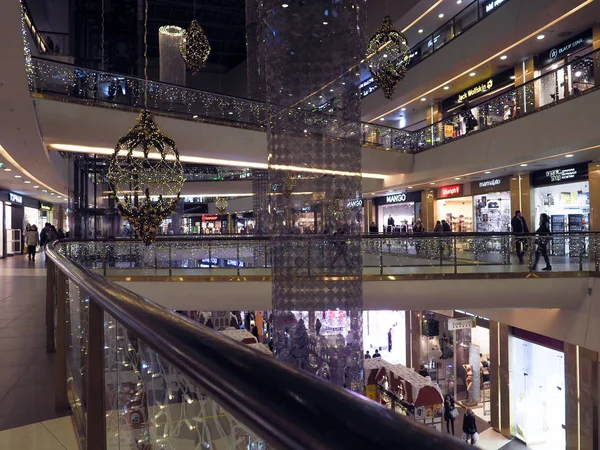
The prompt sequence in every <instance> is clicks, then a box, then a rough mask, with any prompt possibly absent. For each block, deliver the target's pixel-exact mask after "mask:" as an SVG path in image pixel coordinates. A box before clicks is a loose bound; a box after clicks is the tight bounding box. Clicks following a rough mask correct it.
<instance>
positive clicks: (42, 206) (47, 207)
mask: <svg viewBox="0 0 600 450" xmlns="http://www.w3.org/2000/svg"><path fill="white" fill-rule="evenodd" d="M40 209H41V210H43V211H52V205H50V204H48V203H43V202H40Z"/></svg>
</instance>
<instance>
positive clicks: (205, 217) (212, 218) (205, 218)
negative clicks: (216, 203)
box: [202, 216, 219, 222]
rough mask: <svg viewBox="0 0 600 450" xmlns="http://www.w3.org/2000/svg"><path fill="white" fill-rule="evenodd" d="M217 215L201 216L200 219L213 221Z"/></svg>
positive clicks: (216, 218)
mask: <svg viewBox="0 0 600 450" xmlns="http://www.w3.org/2000/svg"><path fill="white" fill-rule="evenodd" d="M218 219H219V217H218V216H202V220H203V221H205V222H210V221H214V220H218Z"/></svg>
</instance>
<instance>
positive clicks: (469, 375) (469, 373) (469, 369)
mask: <svg viewBox="0 0 600 450" xmlns="http://www.w3.org/2000/svg"><path fill="white" fill-rule="evenodd" d="M463 369H465V372H466V377H465V386H466V387H467V398H471V387H472V386H473V366H472V365H471V364H463Z"/></svg>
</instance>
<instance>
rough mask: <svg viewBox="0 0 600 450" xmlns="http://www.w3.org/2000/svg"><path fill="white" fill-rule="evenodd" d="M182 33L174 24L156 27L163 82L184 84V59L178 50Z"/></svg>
mask: <svg viewBox="0 0 600 450" xmlns="http://www.w3.org/2000/svg"><path fill="white" fill-rule="evenodd" d="M183 33H184V31H183V28H181V27H178V26H175V25H165V26H162V27H160V28H159V29H158V53H159V59H160V67H159V71H160V81H162V82H164V83H170V84H176V85H179V86H185V61H184V60H183V58H182V57H181V53H180V51H179V46H180V45H181V40H182V39H183Z"/></svg>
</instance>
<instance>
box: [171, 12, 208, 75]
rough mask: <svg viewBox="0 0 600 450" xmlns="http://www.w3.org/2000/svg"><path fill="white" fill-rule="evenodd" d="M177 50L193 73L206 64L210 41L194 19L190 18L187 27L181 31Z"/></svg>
mask: <svg viewBox="0 0 600 450" xmlns="http://www.w3.org/2000/svg"><path fill="white" fill-rule="evenodd" d="M179 51H180V52H181V56H182V57H183V60H184V61H185V63H186V64H187V66H188V67H189V69H190V70H191V71H192V74H193V75H195V74H196V73H197V72H198V71H199V70H200V69H202V67H204V64H206V60H207V59H208V56H209V55H210V43H209V42H208V38H207V37H206V34H204V30H203V29H202V27H201V26H200V24H199V23H198V21H197V20H196V19H194V20H192V23H191V24H190V26H189V27H188V29H187V30H185V31H184V32H183V38H182V39H181V42H180V44H179Z"/></svg>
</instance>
